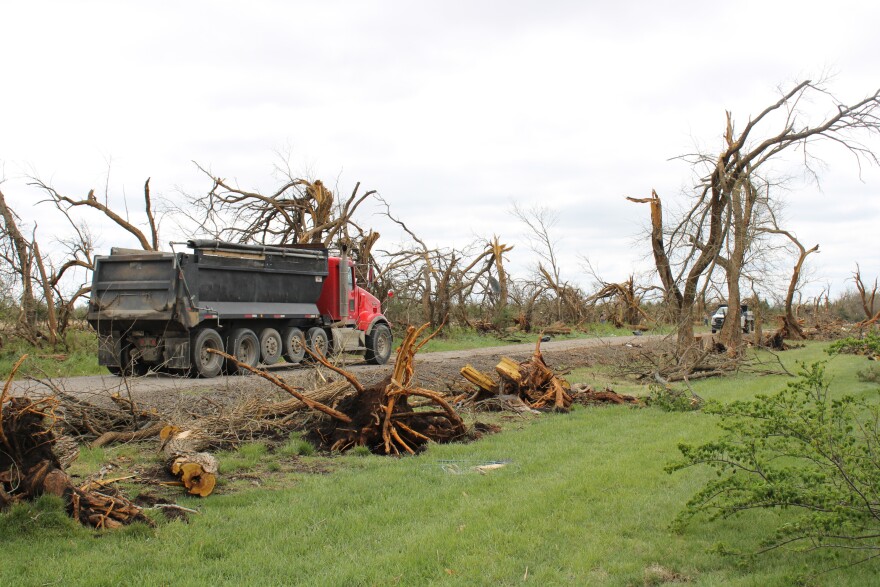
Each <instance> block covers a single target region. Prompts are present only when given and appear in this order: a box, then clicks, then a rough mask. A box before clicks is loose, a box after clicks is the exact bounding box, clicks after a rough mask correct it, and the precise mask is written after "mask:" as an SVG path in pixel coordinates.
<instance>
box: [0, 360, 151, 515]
mask: <svg viewBox="0 0 880 587" xmlns="http://www.w3.org/2000/svg"><path fill="white" fill-rule="evenodd" d="M13 374H14V371H13ZM10 379H11V376H10ZM5 391H6V390H4V394H3V397H2V400H0V431H2V432H0V508H3V507H6V506H7V505H8V504H10V503H13V502H16V501H22V500H31V499H34V498H36V497H38V496H40V495H43V494H49V495H56V496H58V497H61V498H62V499H64V501H65V503H66V504H67V512H68V513H69V514H70V515H71V517H73V518H74V519H76V520H77V521H79V522H81V523H82V524H85V525H89V526H93V527H95V528H108V529H109V528H118V527H120V526H122V525H125V524H130V523H132V522H143V523H145V524H149V525H153V522H152V520H150V519H149V518H148V517H146V516H145V515H144V514H143V512H142V510H141V508H139V507H138V506H136V505H135V504H133V503H132V502H130V501H128V500H127V499H125V498H123V497H118V496H113V495H107V494H105V493H100V492H98V491H94V490H88V489H87V488H77V487H75V486H74V485H73V482H72V481H71V479H70V477H69V476H68V475H67V473H65V472H64V470H63V464H62V460H61V459H60V458H59V457H58V455H56V453H55V450H54V449H55V445H56V437H55V432H54V430H53V425H54V424H55V421H56V416H55V409H56V408H57V406H58V402H57V400H55V399H54V398H47V399H43V400H40V401H36V402H35V401H32V400H30V399H29V398H26V397H16V398H12V399H9V400H8V401H5V400H6V397H5V395H6V394H5Z"/></svg>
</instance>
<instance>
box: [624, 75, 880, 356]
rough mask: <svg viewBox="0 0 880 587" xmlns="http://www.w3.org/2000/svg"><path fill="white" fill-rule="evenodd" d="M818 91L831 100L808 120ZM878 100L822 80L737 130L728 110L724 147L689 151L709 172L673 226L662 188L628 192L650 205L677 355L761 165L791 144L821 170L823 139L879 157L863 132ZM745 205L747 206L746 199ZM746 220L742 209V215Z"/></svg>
mask: <svg viewBox="0 0 880 587" xmlns="http://www.w3.org/2000/svg"><path fill="white" fill-rule="evenodd" d="M820 98H822V99H826V100H827V101H829V102H830V107H829V111H830V112H829V114H827V115H826V116H825V117H824V118H822V119H821V120H820V121H819V122H816V123H811V122H809V121H805V119H806V118H807V116H806V114H805V113H804V112H803V110H802V108H801V105H802V103H805V102H809V101H812V100H814V99H815V100H818V99H820ZM878 106H880V90H878V91H877V92H874V93H873V94H871V95H869V96H868V97H866V98H864V99H863V100H860V101H858V102H856V103H854V104H852V105H845V104H843V103H841V102H839V101H838V100H837V99H836V98H834V96H832V95H831V94H830V93H828V91H827V90H826V89H825V88H824V87H823V86H822V85H821V83H820V84H813V83H812V82H810V81H805V82H802V83H799V84H797V85H795V86H794V87H793V88H791V89H790V90H788V91H785V92H783V93H782V95H781V97H780V98H779V99H778V100H777V101H776V102H774V103H773V104H771V105H769V106H768V107H767V108H765V109H764V110H763V111H761V112H760V113H759V114H758V115H757V116H755V117H754V118H752V119H750V120H749V121H748V122H747V124H746V125H745V127H744V128H743V130H742V131H740V132H737V131H736V130H735V125H734V122H733V117H732V115H731V113H730V112H728V113H727V114H726V120H727V124H726V130H725V133H724V148H723V150H722V151H721V153H720V154H718V155H717V156H712V155H708V154H704V153H696V154H692V155H686V156H684V157H683V159H685V160H687V161H689V162H690V163H692V165H693V166H694V168H695V169H696V170H705V174H701V179H700V181H699V182H698V185H697V189H696V195H695V196H694V198H693V201H692V204H691V206H690V207H689V209H688V210H687V211H686V212H685V213H684V215H683V217H682V218H680V219H679V220H678V221H677V222H676V223H675V224H674V225H673V226H674V228H672V230H671V231H670V232H669V233H666V232H665V229H666V228H665V226H664V220H663V213H662V207H661V202H660V197H659V196H658V195H657V193H656V192H654V191H652V196H651V197H650V198H628V199H629V200H631V201H633V202H639V203H650V205H651V243H652V251H653V255H654V261H655V265H656V268H657V272H658V274H659V275H660V279H661V282H662V283H663V287H664V289H665V290H666V292H667V298H668V300H669V301H670V303H671V304H672V306H673V310H674V312H673V313H674V315H675V318H676V322H677V324H678V337H677V353H678V354H679V356H684V355H687V354H689V353H691V352H693V350H694V349H695V345H694V338H693V321H694V306H695V303H696V300H697V296H698V292H699V291H700V284H701V283H702V282H703V281H704V280H705V279H706V277H707V272H709V273H711V271H712V270H713V269H714V267H715V266H716V264H717V263H718V260H719V256H720V254H721V252H722V249H723V246H724V243H725V242H726V237H727V235H728V234H729V231H730V227H731V223H732V222H733V217H734V214H733V213H731V203H732V202H733V201H734V199H735V198H741V200H740V202H741V203H742V204H745V203H746V199H747V198H750V197H751V196H752V195H753V192H751V189H752V188H751V187H749V186H750V185H754V179H755V178H756V177H757V176H758V174H759V173H760V170H761V169H762V168H763V167H770V166H772V165H773V163H774V162H775V161H776V160H777V159H779V158H781V157H782V155H783V154H784V153H785V152H787V151H790V150H793V149H798V150H800V151H801V152H802V154H803V164H804V166H805V169H806V171H807V172H808V173H810V174H813V175H814V176H815V171H814V167H815V164H816V161H817V159H816V158H815V157H814V156H813V154H812V150H811V148H810V147H811V146H812V145H813V144H814V143H815V142H816V141H819V140H821V139H826V140H828V141H831V142H833V143H835V144H839V145H841V146H843V147H844V148H845V149H847V150H848V151H849V152H850V153H851V154H853V155H854V156H855V158H856V160H857V162H859V163H860V164H861V162H863V161H865V162H868V163H873V164H876V163H878V160H877V156H876V154H875V152H874V151H873V150H871V149H870V148H869V147H867V146H866V145H865V144H864V143H862V142H860V138H864V135H866V134H867V135H876V134H878V132H880V120H878V116H877V108H878ZM739 208H740V210H744V209H745V208H744V207H743V206H740V207H739ZM745 219H746V218H745V214H744V215H743V218H742V220H743V222H745ZM743 226H744V227H745V225H743ZM743 234H745V231H743ZM736 273H737V269H734V271H733V272H732V275H733V277H734V278H736ZM738 291H739V286H738V284H736V285H733V287H732V290H730V289H729V292H728V306H729V310H730V312H731V314H729V315H728V317H727V321H729V322H732V323H733V325H738V324H739V313H738V311H739V299H738V297H739V296H738ZM731 294H732V296H731ZM731 297H735V298H737V299H730V298H731Z"/></svg>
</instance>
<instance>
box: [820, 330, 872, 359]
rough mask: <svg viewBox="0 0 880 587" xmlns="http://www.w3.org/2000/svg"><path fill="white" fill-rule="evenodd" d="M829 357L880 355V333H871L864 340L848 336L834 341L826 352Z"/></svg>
mask: <svg viewBox="0 0 880 587" xmlns="http://www.w3.org/2000/svg"><path fill="white" fill-rule="evenodd" d="M826 352H827V353H828V354H829V355H836V354H838V353H844V354H848V355H880V332H876V331H873V330H872V331H870V332H868V333H867V334H865V336H864V337H863V338H857V337H855V336H848V337H846V338H842V339H840V340H837V341H834V342H833V343H831V344H830V345H829V346H828V350H827V351H826Z"/></svg>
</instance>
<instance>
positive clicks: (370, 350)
mask: <svg viewBox="0 0 880 587" xmlns="http://www.w3.org/2000/svg"><path fill="white" fill-rule="evenodd" d="M391 341H392V338H391V329H390V328H388V327H387V326H385V325H384V324H376V325H375V326H374V327H373V333H372V334H368V335H367V336H366V337H365V339H364V342H365V343H366V346H367V352H366V353H364V359H366V360H367V363H369V364H371V365H384V364H385V363H387V362H388V357H390V356H391Z"/></svg>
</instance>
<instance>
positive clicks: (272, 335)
mask: <svg viewBox="0 0 880 587" xmlns="http://www.w3.org/2000/svg"><path fill="white" fill-rule="evenodd" d="M282 346H283V345H282V343H281V335H280V334H278V331H277V330H275V329H274V328H264V329H263V330H261V331H260V360H261V361H262V362H263V364H264V365H274V364H275V363H277V362H278V361H280V360H281V351H282Z"/></svg>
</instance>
